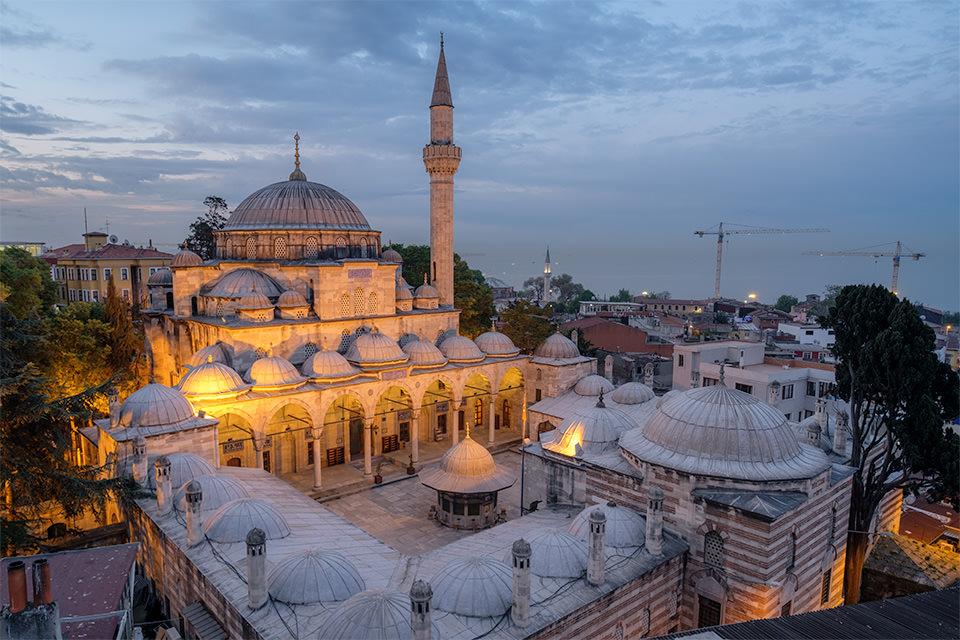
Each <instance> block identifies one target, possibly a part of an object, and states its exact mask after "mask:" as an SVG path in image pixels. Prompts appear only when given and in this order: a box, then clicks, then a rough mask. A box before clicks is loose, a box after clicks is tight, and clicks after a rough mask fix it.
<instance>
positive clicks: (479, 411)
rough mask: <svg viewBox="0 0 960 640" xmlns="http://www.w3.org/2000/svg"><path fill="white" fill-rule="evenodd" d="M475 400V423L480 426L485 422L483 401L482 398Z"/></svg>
mask: <svg viewBox="0 0 960 640" xmlns="http://www.w3.org/2000/svg"><path fill="white" fill-rule="evenodd" d="M474 400H475V402H476V404H475V405H473V424H474V426H476V427H479V426H481V425H482V424H483V401H482V400H480V398H475V399H474Z"/></svg>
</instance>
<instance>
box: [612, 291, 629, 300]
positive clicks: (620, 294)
mask: <svg viewBox="0 0 960 640" xmlns="http://www.w3.org/2000/svg"><path fill="white" fill-rule="evenodd" d="M631 300H633V296H632V295H630V292H629V291H628V290H626V289H620V291H617V295H615V296H611V297H610V302H630V301H631Z"/></svg>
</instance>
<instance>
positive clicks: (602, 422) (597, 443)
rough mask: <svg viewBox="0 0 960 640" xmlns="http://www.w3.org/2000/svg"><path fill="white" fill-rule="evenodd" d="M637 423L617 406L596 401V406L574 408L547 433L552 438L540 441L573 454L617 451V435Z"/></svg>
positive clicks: (549, 446)
mask: <svg viewBox="0 0 960 640" xmlns="http://www.w3.org/2000/svg"><path fill="white" fill-rule="evenodd" d="M638 426H640V425H638V424H637V423H636V422H635V421H634V420H633V418H631V417H630V416H628V415H627V414H626V413H624V412H623V411H621V410H620V409H614V408H612V407H607V406H606V405H604V403H603V402H602V401H599V402H597V406H595V407H590V408H589V409H584V410H581V411H578V412H577V413H575V414H573V415H572V416H570V417H569V418H567V419H566V420H564V421H563V422H561V423H560V426H558V427H557V428H556V429H555V430H554V431H552V432H551V433H552V434H553V438H552V439H551V440H549V441H546V440H545V441H544V442H543V448H544V449H547V450H548V451H553V452H555V453H559V454H562V455H565V456H577V457H579V456H580V455H583V454H588V455H600V454H604V453H611V452H616V451H619V448H618V446H617V444H618V443H619V441H620V436H621V435H623V434H624V433H625V432H627V431H629V430H631V429H636V428H637V427H638Z"/></svg>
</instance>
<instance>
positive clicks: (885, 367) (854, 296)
mask: <svg viewBox="0 0 960 640" xmlns="http://www.w3.org/2000/svg"><path fill="white" fill-rule="evenodd" d="M820 324H821V326H823V327H825V328H828V329H833V331H834V336H835V338H836V344H835V345H834V347H833V352H834V355H835V356H836V357H837V359H838V364H837V369H836V371H837V374H836V375H837V393H838V395H839V396H840V398H842V399H844V400H846V401H847V402H848V403H849V405H850V424H849V430H850V445H851V452H850V455H851V459H850V465H851V466H853V467H856V469H857V471H856V473H855V474H854V481H853V495H852V497H851V504H850V521H849V527H848V533H847V554H846V571H845V587H846V588H845V593H846V602H847V603H848V604H853V603H856V602H857V600H858V599H859V593H860V575H861V572H862V570H863V561H864V557H865V555H866V551H867V545H868V534H867V533H866V532H867V531H869V530H870V527H871V523H872V520H873V517H874V514H875V513H876V511H877V507H878V505H879V504H880V501H881V500H882V499H883V497H884V496H885V495H886V494H887V493H888V492H889V491H891V490H894V489H898V488H905V489H908V490H910V491H913V492H919V491H924V492H927V493H929V495H930V496H931V497H932V498H933V499H935V500H941V499H945V500H948V501H949V502H951V503H952V504H953V506H954V508H955V509H956V508H958V507H960V496H958V494H960V491H958V482H960V475H958V474H960V471H958V468H957V467H958V465H957V460H958V459H960V438H958V436H957V434H956V433H955V432H954V431H953V430H952V429H951V428H950V427H949V426H945V423H946V422H947V421H948V420H952V419H954V418H955V417H956V416H957V414H958V412H960V380H958V378H957V374H956V373H955V372H953V371H950V368H949V367H948V366H947V365H945V364H943V363H942V362H939V361H938V360H937V358H936V356H935V355H934V353H933V347H934V334H933V331H932V330H931V329H930V328H929V327H927V326H926V325H924V323H923V321H922V320H921V319H920V314H919V313H918V312H917V309H916V307H914V306H913V304H911V303H910V302H909V301H907V300H898V299H897V297H896V296H895V295H894V294H892V293H890V292H889V291H887V290H886V289H885V288H884V287H881V286H879V285H850V286H846V287H843V288H842V289H841V290H840V291H839V292H838V293H837V295H836V304H835V305H834V306H833V307H831V308H830V310H829V312H828V315H827V316H826V317H825V318H821V320H820Z"/></svg>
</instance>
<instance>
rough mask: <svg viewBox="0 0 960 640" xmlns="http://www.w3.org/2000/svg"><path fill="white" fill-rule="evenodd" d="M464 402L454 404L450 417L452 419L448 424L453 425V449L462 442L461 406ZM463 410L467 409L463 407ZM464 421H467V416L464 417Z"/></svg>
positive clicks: (451, 443) (451, 444) (451, 442)
mask: <svg viewBox="0 0 960 640" xmlns="http://www.w3.org/2000/svg"><path fill="white" fill-rule="evenodd" d="M462 402H463V401H462V400H461V401H460V402H456V401H454V402H453V403H452V404H453V411H451V412H450V417H451V418H452V419H451V420H450V421H449V422H448V424H450V425H453V436H452V440H451V441H450V446H451V447H453V446H455V445H456V444H457V443H458V442H460V404H461V403H462ZM463 408H464V409H465V408H466V407H463ZM463 419H464V420H466V419H467V416H466V415H464V416H463Z"/></svg>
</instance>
